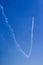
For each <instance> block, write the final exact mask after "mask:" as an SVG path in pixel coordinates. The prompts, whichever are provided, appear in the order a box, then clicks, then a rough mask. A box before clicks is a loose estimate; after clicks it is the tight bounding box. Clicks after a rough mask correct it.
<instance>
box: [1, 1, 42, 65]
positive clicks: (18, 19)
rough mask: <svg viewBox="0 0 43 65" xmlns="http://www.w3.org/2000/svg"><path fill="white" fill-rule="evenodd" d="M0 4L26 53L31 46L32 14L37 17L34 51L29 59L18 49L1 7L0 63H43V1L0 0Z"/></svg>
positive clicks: (32, 64)
mask: <svg viewBox="0 0 43 65" xmlns="http://www.w3.org/2000/svg"><path fill="white" fill-rule="evenodd" d="M0 4H1V5H3V7H4V12H5V14H6V16H7V18H8V22H9V24H10V25H11V27H12V28H13V30H14V33H15V36H16V40H17V42H18V43H19V44H20V46H21V47H22V49H23V50H24V51H25V52H26V53H28V52H29V48H30V33H31V23H32V16H34V18H35V25H34V38H33V47H32V53H31V56H30V58H28V59H27V58H26V57H25V56H24V55H23V54H21V53H20V52H18V51H17V49H16V47H15V44H14V42H13V40H12V37H11V32H10V30H9V28H8V27H7V25H6V24H5V23H4V21H5V20H4V17H3V16H2V12H1V9H0V65H43V1H41V0H0Z"/></svg>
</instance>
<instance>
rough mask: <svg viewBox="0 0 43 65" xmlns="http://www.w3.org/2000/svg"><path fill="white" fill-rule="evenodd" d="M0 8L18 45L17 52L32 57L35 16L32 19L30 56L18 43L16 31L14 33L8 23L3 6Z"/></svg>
mask: <svg viewBox="0 0 43 65" xmlns="http://www.w3.org/2000/svg"><path fill="white" fill-rule="evenodd" d="M0 8H1V11H2V15H3V17H4V19H5V23H6V24H7V25H8V27H9V29H10V31H11V33H12V38H13V40H14V42H15V45H16V48H17V50H18V51H19V52H21V53H22V54H23V55H24V56H25V57H26V58H29V57H30V55H31V52H32V43H33V31H34V16H33V17H32V28H31V41H30V44H31V46H30V51H29V53H28V54H26V53H25V52H24V51H23V49H22V48H21V47H20V45H19V44H18V43H17V41H16V39H15V34H14V31H13V29H12V27H11V25H10V24H9V23H8V18H7V17H6V15H5V13H4V8H3V6H2V5H0Z"/></svg>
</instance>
